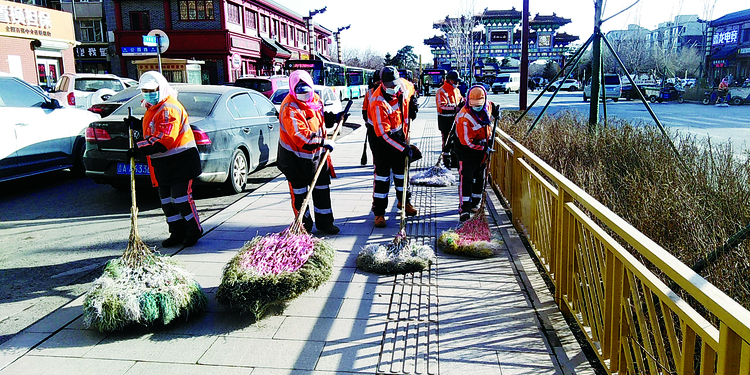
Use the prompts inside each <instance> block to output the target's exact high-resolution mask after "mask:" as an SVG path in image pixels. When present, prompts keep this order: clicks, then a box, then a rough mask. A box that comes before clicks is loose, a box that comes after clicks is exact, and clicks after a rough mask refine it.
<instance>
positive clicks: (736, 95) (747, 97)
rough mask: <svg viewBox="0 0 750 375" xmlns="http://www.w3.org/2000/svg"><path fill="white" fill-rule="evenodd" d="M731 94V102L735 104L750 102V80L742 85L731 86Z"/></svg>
mask: <svg viewBox="0 0 750 375" xmlns="http://www.w3.org/2000/svg"><path fill="white" fill-rule="evenodd" d="M729 95H730V97H731V98H732V99H731V103H732V104H734V105H740V104H742V103H750V81H745V82H744V83H743V84H742V87H737V88H731V89H730V90H729Z"/></svg>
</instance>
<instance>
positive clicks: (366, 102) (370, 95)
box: [362, 87, 377, 125]
mask: <svg viewBox="0 0 750 375" xmlns="http://www.w3.org/2000/svg"><path fill="white" fill-rule="evenodd" d="M376 89H377V87H376V88H374V89H367V94H365V98H364V100H362V110H363V111H365V112H367V111H368V110H369V108H370V101H372V98H373V95H374V94H375V90H376ZM367 123H368V124H370V125H372V121H370V116H367Z"/></svg>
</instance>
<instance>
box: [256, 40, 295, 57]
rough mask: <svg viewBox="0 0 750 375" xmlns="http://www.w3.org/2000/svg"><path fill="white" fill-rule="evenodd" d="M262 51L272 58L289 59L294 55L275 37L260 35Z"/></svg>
mask: <svg viewBox="0 0 750 375" xmlns="http://www.w3.org/2000/svg"><path fill="white" fill-rule="evenodd" d="M260 38H261V43H260V53H261V54H263V55H265V56H267V57H270V58H280V59H288V58H290V57H292V52H291V51H289V50H288V49H286V48H284V46H282V45H281V44H279V43H278V42H277V41H275V40H273V39H268V38H266V37H260Z"/></svg>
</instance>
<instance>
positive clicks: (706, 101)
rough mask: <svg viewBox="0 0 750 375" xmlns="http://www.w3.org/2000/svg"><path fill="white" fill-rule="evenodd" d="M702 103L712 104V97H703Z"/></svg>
mask: <svg viewBox="0 0 750 375" xmlns="http://www.w3.org/2000/svg"><path fill="white" fill-rule="evenodd" d="M701 103H703V105H709V104H711V99H710V98H703V100H702V101H701Z"/></svg>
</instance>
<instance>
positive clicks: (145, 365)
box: [125, 362, 255, 375]
mask: <svg viewBox="0 0 750 375" xmlns="http://www.w3.org/2000/svg"><path fill="white" fill-rule="evenodd" d="M251 371H252V370H251V369H249V368H243V367H230V366H207V365H192V364H191V365H186V364H180V363H155V362H137V363H136V364H135V365H133V367H132V368H130V370H128V372H126V373H125V375H154V374H159V375H247V374H250V372H251ZM253 373H255V372H253Z"/></svg>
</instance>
